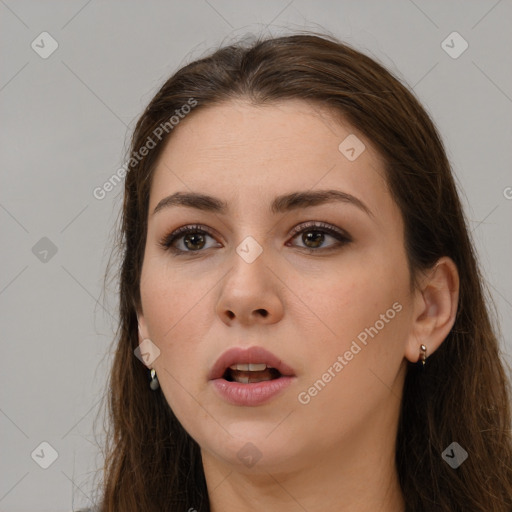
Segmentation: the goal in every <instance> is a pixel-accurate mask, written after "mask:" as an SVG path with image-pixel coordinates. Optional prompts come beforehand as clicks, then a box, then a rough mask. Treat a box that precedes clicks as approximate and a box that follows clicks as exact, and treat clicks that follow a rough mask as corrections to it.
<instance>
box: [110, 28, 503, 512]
mask: <svg viewBox="0 0 512 512" xmlns="http://www.w3.org/2000/svg"><path fill="white" fill-rule="evenodd" d="M128 167H129V168H128V172H127V175H126V182H125V197H124V204H123V211H122V226H121V230H120V235H121V239H120V244H119V247H120V249H121V254H122V269H121V276H120V313H121V315H120V325H119V333H118V340H117V349H116V352H115V360H114V363H113V370H112V375H111V382H110V397H109V406H110V409H109V411H110V420H111V430H110V431H109V437H108V444H107V453H106V455H107V456H106V461H105V485H104V488H103V489H102V501H101V507H100V510H101V511H102V512H114V511H115V512H119V511H123V512H124V511H138V512H141V511H148V512H149V511H160V510H161V511H163V510H172V511H193V510H197V511H208V510H210V511H215V512H220V511H222V512H223V511H230V510H237V511H253V510H279V511H295V510H307V511H309V512H314V511H318V510H327V509H329V510H338V511H351V512H363V511H364V512H366V511H376V510H379V511H381V512H397V511H410V512H412V511H414V512H420V511H425V512H434V511H443V512H454V511H459V510H460V511H462V510H464V511H466V512H467V511H475V512H476V511H486V512H490V511H494V512H498V511H499V512H505V511H507V512H510V510H512V445H511V437H510V425H511V415H510V388H509V383H508V381H507V374H506V372H505V369H504V362H503V361H501V359H500V353H499V344H498V342H497V339H496V336H495V334H494V327H493V326H492V324H491V322H490V319H489V314H488V311H487V307H486V304H485V295H484V288H483V283H482V278H481V277H480V274H479V271H478V267H477V263H476V257H475V253H474V249H473V248H472V244H471V241H470V239H469V235H468V229H467V226H466V221H465V219H464V215H463V211H462V208H461V203H460V201H459V198H458V193H457V190H456V187H455V184H454V180H453V177H452V174H451V170H450V166H449V163H448V161H447V157H446V154H445V151H444V148H443V145H442V142H441V140H440V138H439V135H438V133H437V131H436V129H435V127H434V125H433V123H432V121H431V120H430V118H429V117H428V115H427V114H426V112H425V111H424V109H423V108H422V107H421V106H420V104H419V103H418V101H417V100H416V99H415V98H414V96H413V95H412V94H411V93H410V92H409V91H408V90H407V89H406V88H405V87H404V86H403V85H401V84H400V83H399V81H398V80H397V79H396V78H394V77H393V76H392V75H391V74H390V73H389V72H388V71H386V70H385V69H384V68H383V67H381V66H380V65H379V64H378V63H376V62H375V61H373V60H372V59H370V58H369V57H367V56H365V55H363V54H361V53H359V52H357V51H355V50H354V49H352V48H350V47H349V46H347V45H345V44H342V43H340V42H338V41H336V40H334V39H332V38H328V37H325V36H323V37H320V36H316V35H292V36H286V37H279V38H274V39H268V40H260V41H257V42H255V43H252V44H250V45H244V44H242V43H240V44H238V45H233V46H229V47H224V48H221V49H219V50H218V51H216V52H215V53H213V54H212V55H210V56H208V57H206V58H203V59H200V60H198V61H196V62H193V63H191V64H189V65H187V66H185V67H184V68H182V69H180V70H179V71H178V72H177V73H176V74H175V75H174V76H172V77H171V78H170V79H169V80H168V81H167V82H166V83H165V84H164V85H163V87H162V88H161V89H160V91H159V92H158V93H157V94H156V96H155V97H154V98H153V100H152V101H151V102H150V104H149V106H148V107H147V108H146V110H145V112H144V113H143V114H142V116H141V118H140V119H139V121H138V123H137V126H136V128H135V132H134V135H133V140H132V145H131V154H130V160H129V165H128ZM134 354H135V355H134Z"/></svg>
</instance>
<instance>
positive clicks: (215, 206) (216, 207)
mask: <svg viewBox="0 0 512 512" xmlns="http://www.w3.org/2000/svg"><path fill="white" fill-rule="evenodd" d="M333 202H341V203H347V204H351V205H353V206H356V207H357V208H359V209H360V210H362V211H363V212H365V213H366V214H367V215H369V216H371V217H373V213H372V211H371V210H370V209H369V208H368V207H367V206H366V205H365V204H364V203H363V202H362V201H361V200H360V199H358V198H357V197H355V196H353V195H351V194H348V193H346V192H342V191H341V190H315V191H305V192H292V193H290V194H285V195H282V196H277V197H276V198H275V199H274V200H273V201H272V204H271V205H270V213H273V214H278V213H284V212H288V211H291V210H298V209H300V208H311V207H313V206H318V205H321V204H326V203H333ZM171 206H183V207H186V208H196V209H197V210H202V211H205V212H212V213H218V214H226V213H227V212H228V210H229V208H228V204H227V203H226V202H225V201H223V200H221V199H218V198H217V197H213V196H209V195H206V194H200V193H197V192H176V193H174V194H171V195H170V196H167V197H164V198H163V199H162V200H161V201H160V202H159V203H158V204H157V205H156V208H155V209H154V210H153V215H155V214H156V213H157V212H159V211H161V210H163V209H164V208H170V207H171Z"/></svg>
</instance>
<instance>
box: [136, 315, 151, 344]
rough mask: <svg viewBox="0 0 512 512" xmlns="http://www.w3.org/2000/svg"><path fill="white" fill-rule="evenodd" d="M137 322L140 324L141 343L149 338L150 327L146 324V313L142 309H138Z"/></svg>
mask: <svg viewBox="0 0 512 512" xmlns="http://www.w3.org/2000/svg"><path fill="white" fill-rule="evenodd" d="M137 323H138V325H139V343H140V342H141V341H142V340H145V339H146V338H149V333H148V328H147V325H146V320H145V318H144V313H143V312H142V311H139V310H137Z"/></svg>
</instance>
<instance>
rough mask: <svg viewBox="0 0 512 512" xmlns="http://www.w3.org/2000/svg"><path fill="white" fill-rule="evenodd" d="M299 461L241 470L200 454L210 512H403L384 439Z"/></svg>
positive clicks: (392, 450) (389, 446)
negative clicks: (300, 462)
mask: <svg viewBox="0 0 512 512" xmlns="http://www.w3.org/2000/svg"><path fill="white" fill-rule="evenodd" d="M351 441H355V440H354V439H352V440H351ZM351 446H352V447H353V448H351ZM361 447H363V448H361ZM383 447H387V448H386V449H384V450H383ZM302 459H303V463H302V464H296V463H295V462H296V461H294V464H293V466H294V467H293V469H290V468H283V469H280V470H275V469H274V468H266V467H260V468H259V469H258V470H257V467H258V464H256V466H254V467H253V468H252V470H245V471H243V470H237V469H234V467H233V466H231V465H228V464H226V463H225V462H223V461H220V460H219V459H218V458H216V457H215V456H213V455H212V454H209V453H207V452H204V451H203V466H204V471H205V477H206V482H207V486H208V492H209V499H210V510H211V512H231V511H237V512H253V511H254V512H255V511H261V510H279V511H280V512H281V511H282V512H296V511H304V510H307V511H308V512H320V511H322V512H325V510H336V511H337V512H349V511H350V512H374V511H375V510H379V512H405V502H404V498H403V494H402V491H401V488H400V485H399V479H398V474H397V471H396V467H395V463H394V459H395V445H394V443H393V442H389V439H384V438H383V436H378V435H377V436H374V437H373V439H372V440H370V442H366V440H365V444H360V443H359V442H351V443H350V445H348V446H343V448H342V449H339V450H333V449H332V447H331V448H330V449H328V450H325V451H323V452H321V453H320V452H317V453H316V454H315V455H314V456H313V457H310V456H308V457H303V458H302Z"/></svg>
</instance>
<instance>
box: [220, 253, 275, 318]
mask: <svg viewBox="0 0 512 512" xmlns="http://www.w3.org/2000/svg"><path fill="white" fill-rule="evenodd" d="M232 259H233V265H232V267H231V269H230V270H229V271H228V272H227V274H226V275H225V277H224V278H223V280H222V285H221V287H220V295H219V297H218V300H217V305H216V313H217V315H218V316H219V318H220V319H221V320H222V321H223V322H224V323H225V324H226V325H230V326H231V325H233V324H235V323H237V322H238V323H239V324H241V325H245V326H249V325H252V324H273V323H276V322H279V320H281V318H282V317H283V314H284V306H283V298H282V296H281V293H282V289H283V287H282V285H281V281H280V280H279V279H278V277H276V275H278V272H276V269H273V268H271V267H270V266H269V265H268V263H269V261H268V258H266V257H265V251H263V252H262V253H261V254H260V255H259V256H258V257H257V258H256V259H255V260H254V261H253V262H252V263H248V262H247V261H245V260H244V259H243V258H242V257H241V256H240V255H239V254H238V253H236V252H235V251H233V258H232Z"/></svg>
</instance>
